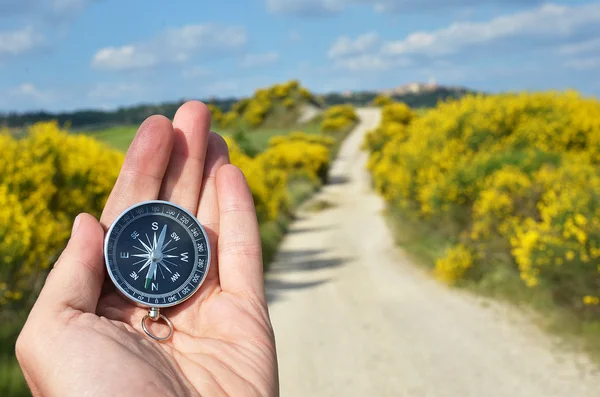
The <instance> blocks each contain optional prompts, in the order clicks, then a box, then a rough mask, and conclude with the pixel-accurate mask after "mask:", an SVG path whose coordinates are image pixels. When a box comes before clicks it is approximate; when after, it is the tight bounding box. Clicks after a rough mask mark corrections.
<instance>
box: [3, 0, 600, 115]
mask: <svg viewBox="0 0 600 397" xmlns="http://www.w3.org/2000/svg"><path fill="white" fill-rule="evenodd" d="M290 79H298V80H299V81H300V82H301V83H302V84H303V85H304V86H306V87H307V88H309V89H310V90H312V91H314V92H317V93H325V92H332V91H337V92H340V91H346V90H380V89H387V88H392V87H396V86H399V85H402V84H406V83H410V82H415V81H423V82H425V81H429V80H430V79H435V80H436V81H437V82H438V84H440V85H452V86H463V87H467V88H471V89H476V90H482V91H486V92H505V91H517V90H518V91H521V90H530V91H540V90H551V89H555V90H566V89H575V90H578V91H580V92H581V93H582V95H585V96H600V1H584V0H570V1H567V0H555V1H553V2H551V3H548V2H544V1H538V0H216V1H213V2H207V1H199V0H196V1H183V0H169V1H167V0H0V92H2V95H0V112H7V111H32V110H42V109H43V110H47V111H70V110H76V109H89V108H101V109H113V108H116V107H119V106H126V105H133V104H138V103H159V102H163V101H175V100H181V99H190V98H201V99H202V98H211V97H231V96H245V95H249V94H251V93H252V92H253V91H254V90H255V89H257V88H259V87H263V86H267V85H270V84H273V83H277V82H283V81H287V80H290Z"/></svg>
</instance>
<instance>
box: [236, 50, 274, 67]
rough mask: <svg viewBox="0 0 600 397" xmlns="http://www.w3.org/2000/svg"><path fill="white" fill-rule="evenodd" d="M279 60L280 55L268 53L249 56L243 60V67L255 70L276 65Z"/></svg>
mask: <svg viewBox="0 0 600 397" xmlns="http://www.w3.org/2000/svg"><path fill="white" fill-rule="evenodd" d="M278 60H279V53H277V52H266V53H264V54H248V55H246V56H245V57H244V59H242V62H241V64H240V65H241V66H242V67H244V68H254V67H257V66H265V65H269V64H272V63H275V62H277V61H278Z"/></svg>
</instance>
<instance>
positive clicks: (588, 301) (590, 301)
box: [583, 295, 600, 306]
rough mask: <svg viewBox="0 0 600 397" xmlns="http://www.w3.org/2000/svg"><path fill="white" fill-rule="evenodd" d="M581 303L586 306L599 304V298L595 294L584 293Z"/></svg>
mask: <svg viewBox="0 0 600 397" xmlns="http://www.w3.org/2000/svg"><path fill="white" fill-rule="evenodd" d="M583 304H584V305H587V306H596V305H599V304H600V298H598V297H597V296H591V295H586V296H584V297H583Z"/></svg>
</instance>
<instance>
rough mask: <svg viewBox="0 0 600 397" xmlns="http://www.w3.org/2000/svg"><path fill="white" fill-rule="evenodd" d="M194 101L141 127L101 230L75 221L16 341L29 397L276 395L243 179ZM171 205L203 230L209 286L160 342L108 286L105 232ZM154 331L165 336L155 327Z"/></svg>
mask: <svg viewBox="0 0 600 397" xmlns="http://www.w3.org/2000/svg"><path fill="white" fill-rule="evenodd" d="M209 128H210V114H209V111H208V109H207V107H206V106H205V105H203V104H201V103H199V102H188V103H186V104H184V105H183V106H181V108H180V109H179V110H178V111H177V114H176V115H175V118H174V121H173V123H171V122H170V121H169V120H168V119H166V118H164V117H161V116H153V117H150V118H149V119H147V120H146V121H145V122H144V123H143V124H142V125H141V127H140V129H139V131H138V133H137V135H136V137H135V139H134V141H133V143H132V145H131V147H130V149H129V151H128V152H127V156H126V158H125V162H124V164H123V168H122V170H121V173H120V175H119V178H118V180H117V182H116V184H115V186H114V189H113V191H112V193H111V195H110V197H109V199H108V202H107V204H106V207H105V209H104V212H103V214H102V217H101V221H100V223H98V222H97V221H96V219H95V218H93V217H92V216H90V215H87V214H82V215H80V216H78V217H77V219H76V220H75V222H74V225H73V232H72V236H71V239H70V241H69V244H68V245H67V247H66V249H65V250H64V252H63V253H62V255H61V257H60V259H59V260H58V261H57V263H56V264H55V266H54V269H53V270H52V271H51V272H50V274H49V276H48V279H47V280H46V284H45V286H44V288H43V290H42V292H41V294H40V296H39V298H38V300H37V302H36V303H35V306H34V307H33V309H32V311H31V313H30V315H29V318H28V319H27V323H26V324H25V326H24V328H23V330H22V332H21V334H20V336H19V339H18V341H17V346H16V353H17V358H18V360H19V363H20V365H21V368H22V369H23V373H24V374H25V378H26V380H27V382H28V384H29V386H30V388H31V390H32V392H33V394H34V395H36V396H42V395H43V396H61V397H66V396H83V395H86V396H154V395H156V396H192V395H193V396H197V395H201V396H203V397H207V396H224V395H229V396H235V397H238V396H275V395H278V393H279V386H278V378H277V360H276V353H275V341H274V336H273V330H272V327H271V323H270V319H269V315H268V310H267V304H266V298H265V293H264V284H263V272H262V254H261V245H260V236H259V233H258V225H257V220H256V214H255V210H254V205H253V202H252V195H251V193H250V191H249V189H248V185H247V183H246V180H245V178H244V176H243V174H242V173H241V172H240V171H239V170H238V169H237V168H236V167H234V166H232V165H229V164H228V163H229V155H228V150H227V145H226V144H225V142H224V140H223V139H222V138H221V137H219V136H218V135H217V134H215V133H211V132H209V131H210V130H209ZM157 198H158V199H163V200H169V201H172V202H174V203H177V204H179V205H180V206H183V207H184V208H186V209H187V210H189V211H191V212H192V213H195V214H197V217H198V219H199V220H200V222H201V223H202V225H203V226H204V227H205V229H206V231H207V234H208V236H209V240H210V244H211V246H212V247H213V250H212V253H213V254H212V255H213V257H212V258H211V267H210V271H209V274H208V275H207V278H206V281H205V283H204V284H203V285H202V287H201V288H200V290H199V291H198V292H197V293H196V294H195V295H194V296H193V297H192V298H191V299H189V300H187V301H185V302H184V303H182V304H181V305H178V306H175V307H173V308H170V309H163V310H162V313H164V314H165V315H166V316H167V317H168V318H169V319H170V320H171V321H172V322H173V325H174V328H175V332H174V334H173V337H172V338H171V339H170V340H169V341H167V342H163V343H159V342H155V341H154V340H151V339H150V338H148V337H147V336H146V335H145V334H144V333H143V331H142V329H141V324H140V322H141V319H142V317H143V316H144V315H145V314H146V313H147V309H142V308H139V307H136V306H134V304H133V303H132V302H130V301H128V300H126V299H125V298H123V297H121V296H120V295H119V294H117V293H116V291H115V288H114V286H113V285H112V283H111V282H110V280H108V281H105V280H106V278H105V274H106V272H105V265H104V257H103V252H102V249H103V238H104V231H105V230H106V229H107V228H108V226H110V224H111V223H112V221H113V220H114V219H115V218H116V217H117V216H118V215H119V214H120V213H121V212H122V211H123V210H125V209H126V208H128V207H129V206H131V205H133V204H135V203H138V202H140V201H145V200H152V199H157ZM150 325H152V326H156V328H154V327H153V328H152V329H153V332H155V333H161V332H162V333H166V330H165V329H164V328H160V326H158V324H154V323H153V324H150Z"/></svg>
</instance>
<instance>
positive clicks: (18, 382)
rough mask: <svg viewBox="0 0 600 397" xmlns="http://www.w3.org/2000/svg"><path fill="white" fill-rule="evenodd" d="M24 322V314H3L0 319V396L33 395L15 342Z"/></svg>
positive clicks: (18, 396) (17, 396)
mask: <svg viewBox="0 0 600 397" xmlns="http://www.w3.org/2000/svg"><path fill="white" fill-rule="evenodd" d="M24 322H25V318H24V315H23V316H21V315H16V316H6V317H5V316H3V318H2V320H1V321H0V341H1V343H0V396H7V397H21V396H31V393H30V392H29V388H28V387H27V384H26V383H25V379H24V378H23V374H22V372H21V368H20V367H19V363H18V362H17V359H16V357H15V342H16V340H17V336H18V335H19V332H20V331H21V327H22V324H23V323H24Z"/></svg>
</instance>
